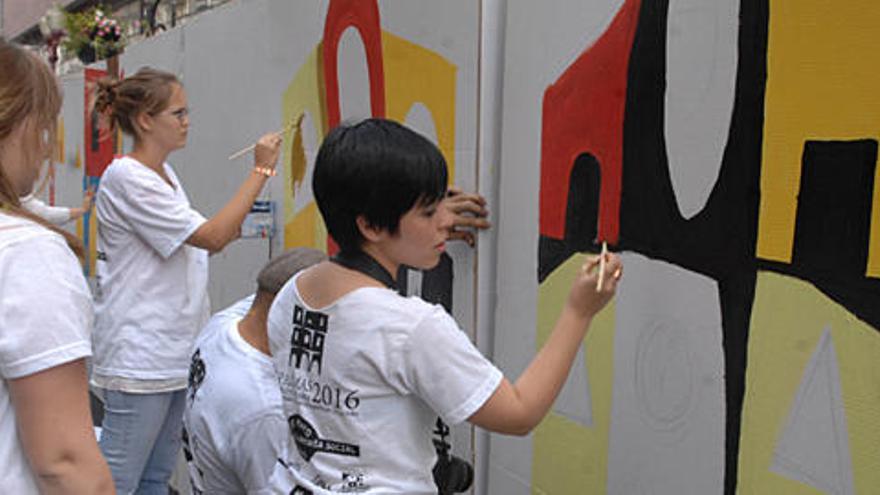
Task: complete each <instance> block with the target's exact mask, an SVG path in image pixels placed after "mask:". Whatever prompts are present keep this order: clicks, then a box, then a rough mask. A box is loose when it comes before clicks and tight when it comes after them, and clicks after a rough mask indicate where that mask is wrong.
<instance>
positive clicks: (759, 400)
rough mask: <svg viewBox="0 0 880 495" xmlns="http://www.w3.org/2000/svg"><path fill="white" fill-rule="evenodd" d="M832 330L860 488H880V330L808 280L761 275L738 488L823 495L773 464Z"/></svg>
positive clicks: (757, 494) (752, 494)
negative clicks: (821, 340) (803, 386)
mask: <svg viewBox="0 0 880 495" xmlns="http://www.w3.org/2000/svg"><path fill="white" fill-rule="evenodd" d="M827 327H830V328H831V337H832V340H833V342H834V348H835V351H836V353H837V362H838V365H839V367H840V382H841V395H842V398H843V404H844V409H845V412H846V424H847V429H848V436H849V446H850V457H851V459H852V463H853V482H854V488H855V493H875V492H876V490H877V487H880V450H878V449H877V446H878V445H880V393H878V387H880V333H878V332H877V330H876V329H873V328H871V327H870V326H869V325H867V324H865V323H864V322H862V321H860V320H858V319H856V318H855V317H854V316H853V315H852V314H850V313H849V312H848V311H847V310H846V309H845V308H843V307H841V306H840V305H838V304H837V303H835V302H833V301H831V300H830V299H828V298H827V297H826V296H825V295H824V294H822V293H821V292H819V291H818V290H817V289H816V288H815V287H813V286H812V285H811V284H809V283H807V282H804V281H801V280H798V279H795V278H792V277H788V276H784V275H779V274H775V273H771V272H759V274H758V282H757V287H756V291H755V302H754V307H753V310H752V319H751V328H750V331H749V349H748V368H747V370H748V372H747V374H746V397H745V402H744V405H743V421H742V431H741V435H740V456H739V483H738V493H740V494H743V495H745V494H748V495H763V494H766V495H771V494H772V495H776V494H780V493H784V494H786V495H818V494H820V493H823V492H820V491H818V490H816V489H814V488H812V487H809V486H807V485H805V484H803V483H800V482H797V481H794V480H790V479H788V478H786V477H784V476H782V475H779V474H776V473H774V472H772V471H770V467H771V465H772V463H773V453H774V450H775V448H776V443H777V442H778V440H779V438H780V436H781V435H782V432H783V428H784V427H785V424H786V421H787V420H788V416H789V412H790V409H791V406H792V404H793V401H794V398H795V396H796V395H797V392H798V389H799V387H800V384H801V380H802V379H803V373H804V371H805V369H806V367H807V364H808V363H809V360H810V358H811V357H812V355H813V352H814V351H815V349H816V345H817V344H818V343H819V338H820V337H821V336H822V332H824V330H825V329H826V328H827Z"/></svg>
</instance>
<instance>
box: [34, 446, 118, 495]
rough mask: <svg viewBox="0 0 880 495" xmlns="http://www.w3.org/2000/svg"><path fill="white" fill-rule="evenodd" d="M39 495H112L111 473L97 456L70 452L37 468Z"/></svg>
mask: <svg viewBox="0 0 880 495" xmlns="http://www.w3.org/2000/svg"><path fill="white" fill-rule="evenodd" d="M35 474H36V477H37V482H38V484H39V485H40V493H43V494H49V495H74V494H77V495H78V494H84V495H92V494H95V495H97V494H101V495H104V494H113V493H116V491H115V489H114V487H113V479H112V478H111V476H110V469H109V468H108V467H107V464H106V463H105V462H104V461H103V458H102V457H101V454H100V453H99V452H97V450H96V451H95V452H69V453H67V454H65V455H62V456H61V457H59V458H58V459H57V461H55V462H52V463H50V464H48V465H46V466H42V467H36V468H35Z"/></svg>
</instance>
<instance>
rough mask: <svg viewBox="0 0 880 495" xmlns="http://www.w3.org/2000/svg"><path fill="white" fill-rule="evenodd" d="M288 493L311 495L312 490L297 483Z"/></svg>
mask: <svg viewBox="0 0 880 495" xmlns="http://www.w3.org/2000/svg"><path fill="white" fill-rule="evenodd" d="M290 495H313V494H312V491H311V490H309V489H308V488H303V487H301V486H299V485H296V486H295V487H293V490H290Z"/></svg>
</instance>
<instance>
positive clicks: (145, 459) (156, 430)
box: [98, 390, 186, 495]
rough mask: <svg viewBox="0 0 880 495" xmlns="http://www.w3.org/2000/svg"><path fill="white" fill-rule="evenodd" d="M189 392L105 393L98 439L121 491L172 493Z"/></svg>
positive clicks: (140, 494) (125, 493)
mask: <svg viewBox="0 0 880 495" xmlns="http://www.w3.org/2000/svg"><path fill="white" fill-rule="evenodd" d="M185 405H186V390H178V391H175V392H161V393H156V394H130V393H127V392H119V391H115V390H106V391H104V422H103V424H102V430H101V441H100V442H98V443H99V445H100V447H101V452H103V454H104V457H105V458H106V459H107V464H109V465H110V472H111V474H112V475H113V484H114V485H116V491H117V492H118V493H119V494H120V495H129V494H137V495H168V480H169V478H171V472H172V471H173V470H174V465H175V462H176V461H177V452H178V450H180V441H181V436H180V435H181V430H182V428H183V425H182V422H183V408H184V406H185Z"/></svg>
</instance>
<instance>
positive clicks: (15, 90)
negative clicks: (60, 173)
mask: <svg viewBox="0 0 880 495" xmlns="http://www.w3.org/2000/svg"><path fill="white" fill-rule="evenodd" d="M0 67H3V70H2V71H0V143H3V144H7V142H8V140H9V137H10V135H12V133H13V132H14V131H15V130H16V129H18V127H19V126H21V125H25V126H26V128H25V133H24V137H23V139H22V142H20V143H12V144H13V145H14V146H21V148H22V149H23V151H24V159H25V160H26V161H27V162H28V163H37V162H39V161H41V160H45V159H47V158H48V157H49V156H50V155H51V152H52V151H53V148H54V145H55V142H56V139H55V134H56V132H57V129H56V125H57V120H58V113H59V112H60V111H61V103H62V97H61V88H60V87H59V86H58V81H57V80H56V79H55V75H54V74H53V73H52V70H51V69H50V68H49V66H48V65H47V64H46V63H45V62H43V61H42V60H40V58H39V57H37V55H36V54H34V53H31V52H29V51H27V50H25V49H24V48H21V47H19V46H17V45H14V44H12V43H9V42H7V41H5V40H4V39H3V38H0ZM5 167H6V164H3V163H0V208H2V209H3V210H5V211H7V212H9V213H11V214H13V215H17V216H20V217H24V218H27V219H29V220H31V221H33V222H36V223H38V224H40V225H42V226H44V227H46V228H47V229H50V230H52V231H54V232H57V233H58V234H60V235H62V236H63V237H64V238H65V240H66V241H67V244H68V245H69V246H70V249H72V250H73V252H74V253H76V255H77V256H79V257H80V258H82V257H83V247H82V243H81V242H80V240H79V239H77V238H76V237H74V236H73V235H71V234H70V233H69V232H66V231H64V230H62V229H59V228H58V227H56V226H54V225H52V224H50V223H49V222H47V221H46V220H44V219H42V218H40V217H38V216H36V215H34V214H32V213H30V212H29V211H27V210H25V209H23V208H22V207H21V202H20V201H19V198H18V192H17V191H16V190H15V188H14V187H13V185H12V183H11V182H10V180H9V178H8V177H7V176H6V171H5Z"/></svg>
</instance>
